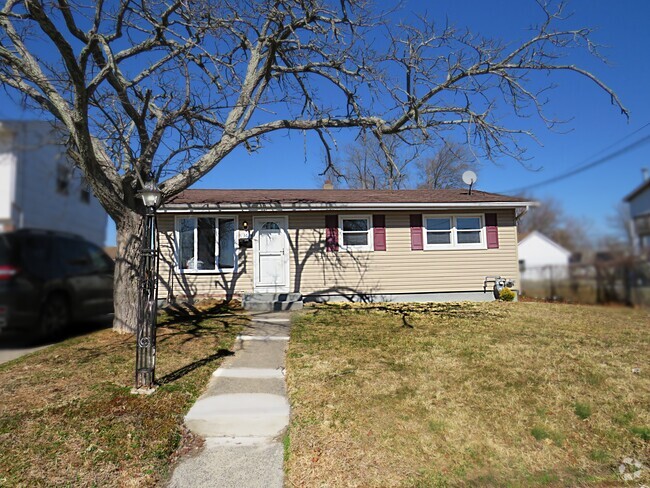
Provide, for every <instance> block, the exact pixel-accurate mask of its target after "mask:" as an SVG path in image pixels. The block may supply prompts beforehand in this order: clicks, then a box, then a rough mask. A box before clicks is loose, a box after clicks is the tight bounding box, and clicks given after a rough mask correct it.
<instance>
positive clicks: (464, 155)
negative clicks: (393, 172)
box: [417, 142, 478, 190]
mask: <svg viewBox="0 0 650 488" xmlns="http://www.w3.org/2000/svg"><path fill="white" fill-rule="evenodd" d="M417 166H418V173H419V175H418V176H419V178H420V182H419V184H418V188H429V189H432V190H435V189H438V188H442V189H444V188H460V187H462V186H465V184H464V183H463V180H462V176H463V173H464V172H465V171H467V170H476V169H477V166H478V163H477V162H476V160H475V158H474V157H473V155H472V154H471V153H470V151H468V149H467V148H466V147H465V146H462V145H460V144H457V143H453V142H445V143H444V144H443V146H442V147H441V148H440V149H439V150H438V152H436V154H435V155H434V156H433V157H430V158H426V159H424V160H423V161H421V162H419V163H418V165H417Z"/></svg>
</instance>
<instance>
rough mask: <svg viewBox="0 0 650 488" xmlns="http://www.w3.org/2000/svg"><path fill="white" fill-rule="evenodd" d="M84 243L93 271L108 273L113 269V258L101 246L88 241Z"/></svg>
mask: <svg viewBox="0 0 650 488" xmlns="http://www.w3.org/2000/svg"><path fill="white" fill-rule="evenodd" d="M85 244H86V251H87V252H88V256H89V257H90V263H91V266H92V268H93V272H95V273H108V272H110V271H112V270H113V260H112V259H111V258H109V257H108V256H107V255H106V253H105V252H104V251H103V250H102V249H101V248H99V247H98V246H96V245H95V244H91V243H90V242H86V243H85Z"/></svg>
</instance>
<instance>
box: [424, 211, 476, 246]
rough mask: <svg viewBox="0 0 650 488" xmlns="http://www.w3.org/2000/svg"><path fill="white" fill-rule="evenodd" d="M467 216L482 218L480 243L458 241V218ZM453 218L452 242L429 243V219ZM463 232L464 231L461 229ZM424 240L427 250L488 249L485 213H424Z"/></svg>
mask: <svg viewBox="0 0 650 488" xmlns="http://www.w3.org/2000/svg"><path fill="white" fill-rule="evenodd" d="M465 217H478V218H479V219H480V220H481V228H480V236H481V242H480V243H478V244H460V243H459V242H458V229H457V228H456V219H458V218H465ZM445 218H448V219H451V243H450V244H428V243H427V226H426V222H427V219H445ZM461 232H462V231H461ZM422 241H423V244H424V250H425V251H440V250H449V249H454V250H461V249H487V238H486V232H485V214H454V215H451V214H425V215H422Z"/></svg>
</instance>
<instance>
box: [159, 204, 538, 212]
mask: <svg viewBox="0 0 650 488" xmlns="http://www.w3.org/2000/svg"><path fill="white" fill-rule="evenodd" d="M536 205H537V202H432V203H382V202H378V203H338V202H330V203H327V202H313V203H306V202H300V203H298V202H297V203H282V202H271V203H171V204H166V205H163V206H162V207H161V208H160V209H159V210H158V211H159V212H160V213H208V212H216V213H220V212H277V211H282V212H306V211H311V210H382V209H385V210H429V209H439V210H451V209H474V208H481V209H485V208H494V209H499V208H512V209H516V208H526V207H533V206H536Z"/></svg>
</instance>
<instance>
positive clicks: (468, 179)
mask: <svg viewBox="0 0 650 488" xmlns="http://www.w3.org/2000/svg"><path fill="white" fill-rule="evenodd" d="M476 180H477V178H476V173H474V171H471V170H467V171H465V172H464V173H463V183H465V184H466V185H469V194H470V195H471V194H472V185H473V184H474V183H476Z"/></svg>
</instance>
